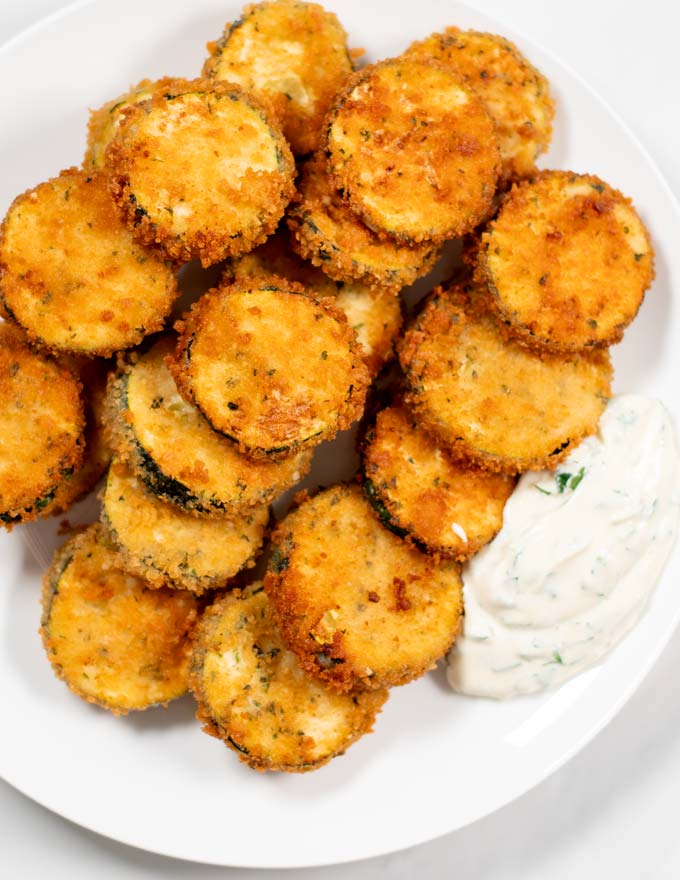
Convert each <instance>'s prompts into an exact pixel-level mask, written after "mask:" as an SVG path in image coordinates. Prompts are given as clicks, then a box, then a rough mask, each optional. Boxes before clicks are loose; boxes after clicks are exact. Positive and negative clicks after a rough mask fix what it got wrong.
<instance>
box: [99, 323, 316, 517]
mask: <svg viewBox="0 0 680 880" xmlns="http://www.w3.org/2000/svg"><path fill="white" fill-rule="evenodd" d="M173 348H174V339H171V338H165V339H162V340H160V341H159V342H158V343H156V345H154V347H153V348H152V349H151V350H150V351H148V352H147V353H146V354H144V355H142V356H141V357H139V359H137V360H135V361H134V362H131V363H128V364H126V365H123V366H122V367H121V370H120V371H119V373H118V375H117V376H116V377H114V378H113V379H112V381H111V382H110V383H109V391H108V395H107V409H106V419H107V426H108V429H109V434H110V441H111V445H112V446H113V448H114V450H115V451H116V454H117V455H118V456H119V457H120V458H121V459H122V460H123V461H125V462H127V463H128V464H129V466H130V467H131V468H132V470H133V471H134V473H135V474H136V475H137V476H139V477H140V478H141V480H142V481H143V482H144V483H145V485H146V486H147V487H148V488H149V489H150V490H151V492H153V493H154V495H157V496H158V497H159V498H161V499H163V500H165V501H169V502H171V503H173V504H175V505H177V506H178V507H180V508H182V509H183V510H186V511H191V512H193V513H195V514H208V515H211V516H215V515H228V516H234V515H235V514H237V513H238V512H239V511H242V510H244V509H245V508H249V507H258V506H261V505H265V504H268V503H269V502H270V501H273V500H274V499H275V498H276V497H277V496H278V495H280V494H281V493H282V492H284V491H285V490H286V489H288V488H289V487H290V486H292V485H293V484H294V483H297V481H298V480H300V479H301V478H302V477H303V476H304V475H305V474H306V473H307V471H308V470H309V466H310V462H311V453H310V452H308V451H303V452H301V453H299V454H298V455H295V456H292V457H291V458H287V459H285V460H283V461H258V462H254V461H250V460H249V459H247V458H246V457H245V456H243V455H241V454H240V453H239V452H238V450H237V449H236V447H235V446H234V444H233V443H232V442H231V441H230V440H227V439H226V438H224V437H222V436H220V435H219V434H216V433H215V431H213V430H212V428H211V427H210V425H209V424H208V423H207V422H206V420H205V419H204V418H203V416H202V415H201V414H200V412H199V411H198V410H197V409H196V408H195V407H193V406H191V405H190V404H188V403H187V402H186V401H185V400H183V399H182V397H180V395H179V392H178V391H177V387H176V386H175V383H174V380H173V378H172V375H171V373H170V371H169V370H168V368H167V366H166V363H165V359H166V357H167V356H168V355H169V354H170V353H171V352H172V350H173Z"/></svg>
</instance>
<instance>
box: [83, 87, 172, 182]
mask: <svg viewBox="0 0 680 880" xmlns="http://www.w3.org/2000/svg"><path fill="white" fill-rule="evenodd" d="M168 82H172V80H170V79H163V80H159V82H158V83H154V82H153V81H152V80H150V79H143V80H142V81H141V82H139V83H137V85H136V86H133V87H132V88H131V89H130V90H129V91H128V92H125V93H124V94H122V95H119V96H118V97H117V98H114V99H113V100H111V101H107V102H106V104H104V106H103V107H100V108H99V109H98V110H90V119H89V122H88V126H87V149H86V151H85V157H84V158H83V168H84V169H85V170H86V171H87V170H88V169H92V168H95V169H101V168H103V167H104V164H105V154H106V148H107V147H108V145H109V144H110V143H111V141H112V140H113V139H114V137H115V136H116V134H117V132H118V128H119V126H120V123H121V121H122V120H123V118H124V116H125V110H126V109H127V108H128V107H133V106H134V105H135V104H139V103H141V102H142V101H146V100H148V99H149V98H150V97H151V95H152V94H153V91H154V88H158V87H160V88H162V87H163V86H164V85H165V84H166V83H168Z"/></svg>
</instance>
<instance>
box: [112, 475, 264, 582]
mask: <svg viewBox="0 0 680 880" xmlns="http://www.w3.org/2000/svg"><path fill="white" fill-rule="evenodd" d="M101 519H102V526H103V528H104V531H105V533H106V535H107V536H108V537H109V538H110V541H111V543H112V544H113V545H114V546H115V547H116V548H117V549H118V550H119V551H120V552H119V558H120V564H121V566H122V567H123V568H124V569H125V571H129V572H131V573H132V574H137V575H139V576H140V577H143V578H145V580H146V581H148V583H149V585H150V586H152V587H163V586H167V587H174V588H177V589H185V590H191V592H192V593H194V594H195V595H200V594H201V593H203V592H204V591H205V590H209V589H221V588H223V587H226V586H227V585H228V583H229V581H230V579H231V578H233V577H234V575H236V574H237V573H238V572H239V571H241V569H244V568H251V567H252V566H253V565H254V564H255V558H256V556H257V554H258V552H259V550H260V548H261V546H262V542H263V540H264V533H265V528H266V526H267V522H268V520H269V511H268V508H267V507H256V508H252V509H250V510H247V511H244V512H243V513H242V514H239V515H238V516H234V517H232V518H231V519H229V518H227V517H221V518H218V519H207V518H202V519H199V518H198V517H196V516H193V515H192V514H191V513H188V512H184V511H182V510H181V509H180V508H178V507H176V506H174V505H172V504H168V503H167V502H164V501H161V500H160V499H158V498H156V497H155V496H154V495H152V494H151V493H150V492H149V491H148V490H146V489H145V488H144V485H143V483H142V481H141V480H139V479H137V478H136V477H135V476H134V474H133V473H132V472H131V471H130V470H129V469H128V468H127V467H126V465H124V464H123V463H122V462H120V461H118V460H117V459H114V460H113V462H112V464H111V467H110V468H109V473H108V477H107V480H106V486H105V489H104V492H103V497H102V511H101Z"/></svg>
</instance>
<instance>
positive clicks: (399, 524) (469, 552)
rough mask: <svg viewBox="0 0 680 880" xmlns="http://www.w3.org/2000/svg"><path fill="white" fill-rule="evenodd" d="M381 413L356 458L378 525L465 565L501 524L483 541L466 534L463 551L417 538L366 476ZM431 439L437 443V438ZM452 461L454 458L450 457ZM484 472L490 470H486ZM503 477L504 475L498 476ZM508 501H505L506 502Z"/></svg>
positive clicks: (425, 550)
mask: <svg viewBox="0 0 680 880" xmlns="http://www.w3.org/2000/svg"><path fill="white" fill-rule="evenodd" d="M396 406H405V404H404V403H403V402H402V401H393V402H392V404H391V407H396ZM379 415H380V413H376V414H375V416H374V418H373V419H372V421H371V424H370V425H369V426H368V427H367V429H366V431H365V433H364V434H363V436H362V437H361V440H360V443H359V444H358V445H359V455H360V457H361V485H362V487H363V490H364V494H365V495H366V498H367V499H368V501H369V503H370V505H371V507H372V508H373V510H374V511H375V513H376V514H377V516H378V519H379V520H380V522H381V523H382V524H383V525H384V526H385V528H387V529H389V530H390V531H391V532H394V534H395V535H397V536H398V537H400V538H404V539H405V540H410V541H412V542H413V544H415V546H416V547H418V548H419V549H420V550H422V552H423V553H426V554H428V555H429V556H432V557H433V558H435V559H440V558H442V559H455V560H456V562H465V561H466V560H468V559H469V558H470V557H471V556H474V555H475V553H478V552H479V550H481V549H482V547H484V546H485V545H486V544H488V543H489V542H490V541H492V540H493V539H494V537H495V536H496V535H497V534H498V532H499V531H500V530H501V527H502V522H501V524H500V525H499V526H498V528H497V529H496V530H495V532H494V533H493V534H492V535H491V537H489V538H487V539H486V540H482V539H481V538H476V539H475V540H472V541H471V540H470V536H469V535H468V541H467V543H466V544H465V546H464V548H461V549H459V550H455V549H453V548H447V547H445V546H443V545H441V544H433V543H429V542H428V541H427V540H426V539H425V538H422V537H421V536H420V535H417V534H416V533H415V532H414V531H413V530H412V527H411V523H410V522H409V521H408V520H407V519H405V518H404V517H403V516H402V514H401V513H400V511H401V504H400V503H399V501H398V500H397V499H396V498H391V497H390V496H389V495H388V494H386V493H385V492H384V491H381V490H380V485H379V484H378V483H377V482H376V481H375V480H374V479H373V478H372V477H370V476H368V473H367V470H366V465H367V462H368V458H369V456H370V454H371V449H372V447H373V444H374V443H375V442H376V431H377V418H378V416H379ZM417 427H418V430H423V429H422V428H421V426H420V425H418V426H417ZM430 437H431V438H432V439H433V441H434V442H435V443H436V442H437V439H436V437H432V435H430ZM442 453H443V454H444V455H447V456H448V450H444V449H442ZM452 458H453V457H452ZM453 461H454V463H456V464H469V462H467V461H465V462H461V461H460V460H458V461H457V462H456V461H455V459H453ZM470 467H471V468H473V469H474V470H477V471H479V468H478V467H477V466H475V465H470ZM487 473H489V471H488V470H487ZM501 476H504V475H501ZM512 488H514V482H512ZM512 488H511V489H510V491H509V492H508V497H509V496H510V494H512ZM506 501H507V499H506Z"/></svg>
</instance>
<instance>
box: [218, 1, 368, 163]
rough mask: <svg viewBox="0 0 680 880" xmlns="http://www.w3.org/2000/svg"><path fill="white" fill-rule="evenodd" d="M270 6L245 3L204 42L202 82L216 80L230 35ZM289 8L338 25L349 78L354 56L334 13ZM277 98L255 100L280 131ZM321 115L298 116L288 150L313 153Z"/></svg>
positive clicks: (320, 125)
mask: <svg viewBox="0 0 680 880" xmlns="http://www.w3.org/2000/svg"><path fill="white" fill-rule="evenodd" d="M272 5H274V4H273V3H271V2H260V3H249V4H248V5H246V6H244V7H243V9H242V10H241V14H240V16H239V18H238V19H236V21H232V22H227V24H226V25H225V27H224V31H223V33H222V36H221V37H220V38H219V39H218V40H215V41H211V42H209V43H208V46H207V48H208V53H209V54H208V57H207V58H206V60H205V62H204V63H203V70H202V73H201V75H202V76H203V77H205V78H206V79H215V78H216V73H217V69H218V67H219V65H220V59H221V57H222V54H223V52H224V49H225V47H226V45H227V43H228V42H229V39H230V37H231V35H232V33H233V32H234V31H235V30H236V29H237V28H240V27H241V26H242V25H243V24H244V22H245V21H246V19H247V18H249V17H250V16H251V15H252V14H253V13H254V12H257V11H258V9H260V8H261V7H263V6H272ZM289 5H290V6H291V7H300V6H303V7H304V6H312V7H315V8H317V9H318V10H320V11H322V12H323V13H324V15H325V16H331V17H332V18H333V19H334V20H335V22H336V23H337V25H338V26H339V28H340V30H341V31H342V33H343V35H344V38H345V43H344V49H345V53H346V55H347V60H348V62H349V69H348V71H347V76H351V75H352V72H353V71H354V70H355V69H356V64H355V63H354V56H355V54H356V53H355V52H353V51H352V50H350V49H349V48H348V45H347V32H346V31H345V29H344V28H343V26H342V23H341V22H340V20H339V19H338V17H337V15H335V13H333V12H331V11H330V10H328V9H325V8H324V7H323V6H321V4H319V3H308V2H302V3H301V2H295V0H293V2H291V3H290V4H289ZM291 11H293V10H291ZM361 54H363V53H362V52H361V51H359V52H358V55H361ZM322 63H323V59H322ZM277 97H278V95H276V96H273V97H272V98H267V97H265V96H264V95H261V96H260V97H259V100H260V101H261V102H262V103H263V104H264V105H265V106H266V107H267V109H268V112H269V114H270V116H272V117H273V118H274V119H276V120H277V123H278V125H279V127H280V128H282V129H283V126H284V120H283V119H282V118H281V114H280V113H279V112H278V110H277V106H276V105H277V103H278V101H277V100H276V98H277ZM325 114H326V111H323V112H318V111H317V112H316V113H314V115H313V116H311V117H310V116H308V115H307V114H305V115H304V116H302V117H298V119H297V120H296V121H297V122H298V123H299V128H300V129H301V130H300V131H298V132H296V138H295V140H293V139H291V138H289V139H288V140H289V144H290V147H291V150H292V151H293V152H294V153H295V154H296V155H300V156H304V155H306V154H308V153H311V152H312V151H313V150H315V149H317V148H318V147H319V140H320V138H321V132H322V126H323V120H324V117H325ZM298 139H299V140H298Z"/></svg>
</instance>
